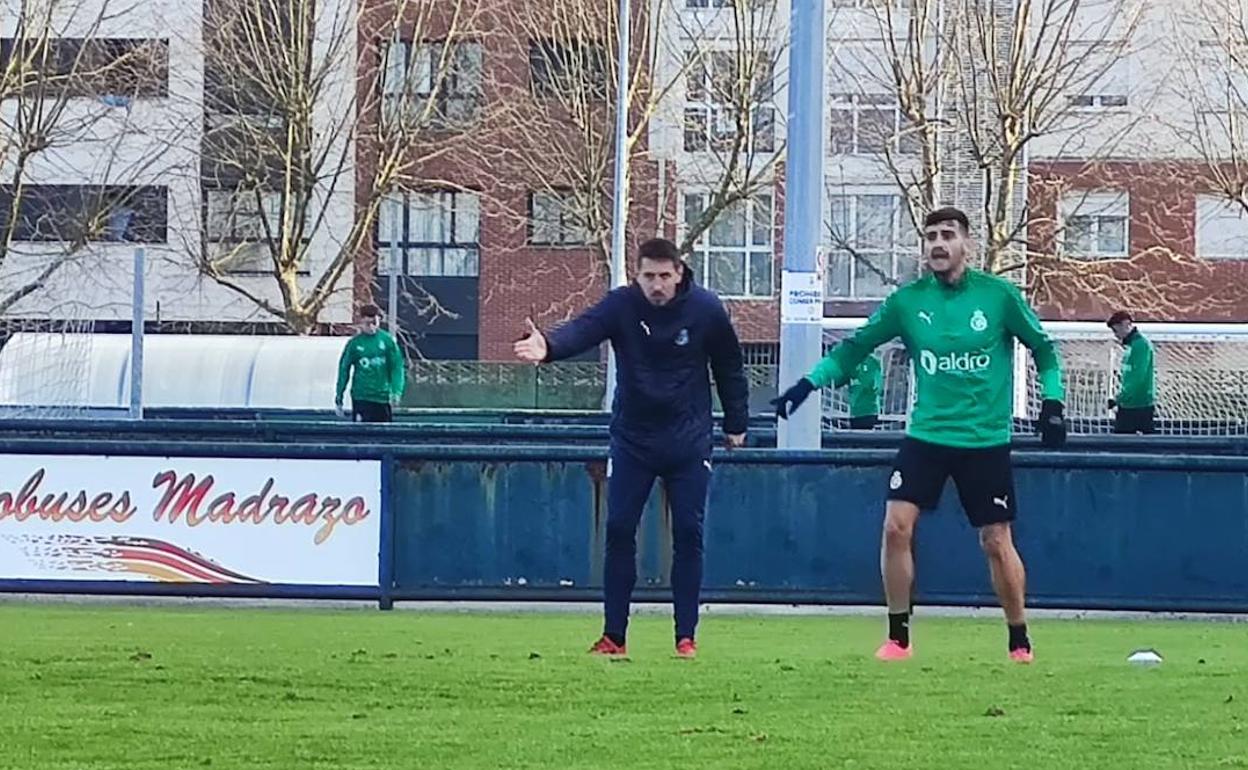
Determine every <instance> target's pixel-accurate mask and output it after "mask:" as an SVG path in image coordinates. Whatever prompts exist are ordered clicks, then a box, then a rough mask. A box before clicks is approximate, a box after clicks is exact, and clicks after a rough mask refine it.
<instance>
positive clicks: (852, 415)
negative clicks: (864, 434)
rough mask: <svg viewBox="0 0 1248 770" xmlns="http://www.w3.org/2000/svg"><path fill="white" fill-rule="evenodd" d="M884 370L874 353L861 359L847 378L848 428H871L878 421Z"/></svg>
mask: <svg viewBox="0 0 1248 770" xmlns="http://www.w3.org/2000/svg"><path fill="white" fill-rule="evenodd" d="M883 391H884V370H883V369H882V368H881V367H880V359H878V358H876V357H875V356H874V355H871V356H867V357H866V358H864V359H862V363H861V364H858V366H857V368H855V369H854V373H853V375H852V376H850V378H849V427H850V430H871V429H872V428H874V427H875V426H876V423H878V422H879V421H880V397H881V395H882V394H883Z"/></svg>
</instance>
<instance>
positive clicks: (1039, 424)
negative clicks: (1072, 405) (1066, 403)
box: [1036, 398, 1066, 449]
mask: <svg viewBox="0 0 1248 770" xmlns="http://www.w3.org/2000/svg"><path fill="white" fill-rule="evenodd" d="M1064 413H1065V407H1063V406H1062V402H1061V401H1056V400H1054V399H1051V398H1050V399H1045V400H1044V402H1043V403H1042V404H1041V405H1040V419H1039V420H1036V432H1037V433H1039V434H1040V443H1041V444H1043V445H1044V446H1046V447H1048V448H1050V449H1056V448H1057V447H1060V446H1061V445H1063V444H1065V443H1066V417H1065V415H1064Z"/></svg>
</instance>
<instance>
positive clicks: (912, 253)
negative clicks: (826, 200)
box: [824, 192, 919, 299]
mask: <svg viewBox="0 0 1248 770" xmlns="http://www.w3.org/2000/svg"><path fill="white" fill-rule="evenodd" d="M902 220H903V216H902V204H901V198H900V197H899V196H897V195H894V194H889V193H874V192H869V193H862V194H849V195H844V194H842V195H833V196H831V206H830V217H829V219H828V235H829V238H830V240H831V246H832V248H831V251H830V253H829V255H828V267H827V270H828V272H827V275H826V282H825V284H824V293H825V294H826V295H827V296H829V297H842V298H846V299H882V298H884V297H886V296H888V294H889V293H891V292H892V290H893V289H894V288H895V287H896V286H899V285H901V284H903V283H906V282H907V281H910V280H912V279H913V278H915V277H916V276H917V275H918V271H919V258H918V249H917V244H916V242H915V241H916V239H915V238H913V237H906V238H903V237H902V232H903V227H906V226H905V225H903V223H902ZM907 229H908V228H907Z"/></svg>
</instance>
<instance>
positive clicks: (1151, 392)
mask: <svg viewBox="0 0 1248 770" xmlns="http://www.w3.org/2000/svg"><path fill="white" fill-rule="evenodd" d="M1155 380H1156V378H1155V376H1154V369H1153V343H1151V342H1149V341H1148V340H1147V339H1146V338H1145V337H1144V335H1143V334H1140V332H1139V330H1138V329H1137V330H1136V331H1133V332H1131V334H1130V335H1128V336H1127V352H1126V353H1124V354H1123V356H1122V387H1121V389H1119V391H1118V398H1117V401H1118V406H1123V407H1126V408H1127V409H1141V408H1143V407H1149V406H1153V405H1154V404H1155V403H1156V401H1157V390H1156V384H1155Z"/></svg>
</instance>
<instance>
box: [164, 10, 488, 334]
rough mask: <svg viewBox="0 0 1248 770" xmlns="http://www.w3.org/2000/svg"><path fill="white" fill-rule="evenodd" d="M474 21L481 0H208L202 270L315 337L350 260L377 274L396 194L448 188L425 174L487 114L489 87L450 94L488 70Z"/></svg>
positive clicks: (199, 227)
mask: <svg viewBox="0 0 1248 770" xmlns="http://www.w3.org/2000/svg"><path fill="white" fill-rule="evenodd" d="M478 15H479V14H478V9H477V4H476V2H475V1H474V0H396V1H395V2H393V3H385V2H378V3H358V4H357V3H352V2H342V3H317V2H314V0H209V2H208V3H207V7H206V11H205V25H204V27H205V30H206V32H205V39H204V59H205V73H206V75H205V81H206V82H205V86H204V111H205V132H204V136H203V140H202V151H203V163H202V169H199V170H198V171H199V177H200V179H199V181H200V184H201V185H202V188H203V195H204V200H205V205H204V210H203V213H202V216H201V217H199V218H198V221H197V222H195V223H194V225H195V226H194V227H192V228H190V230H189V232H190V233H191V237H189V238H187V240H186V242H185V243H184V250H185V252H186V254H188V255H189V256H190V259H191V262H192V263H193V264H194V265H195V266H196V268H197V269H198V270H199V271H200V272H201V273H202V274H203V275H204V276H206V277H208V278H209V279H211V280H213V281H215V282H217V283H218V284H220V285H221V286H224V287H225V288H227V289H229V290H230V291H232V292H234V293H235V294H237V295H239V296H241V297H243V298H244V299H245V300H246V301H247V302H249V303H251V304H252V305H253V306H254V307H255V308H257V309H258V310H259V311H260V312H262V313H264V314H266V315H268V316H271V317H272V318H274V319H276V320H278V321H280V322H281V323H283V324H284V325H285V326H287V327H288V328H289V329H290V330H291V331H293V332H295V333H298V334H307V333H310V332H312V331H314V330H315V329H316V328H317V326H318V324H319V322H320V319H321V315H322V313H323V312H324V310H325V309H326V307H327V305H329V303H330V302H331V300H332V299H333V297H334V296H335V295H337V294H339V293H340V292H344V291H349V290H350V289H351V286H352V285H351V280H350V277H351V273H352V268H353V267H355V266H356V265H357V261H358V263H359V266H360V267H361V268H363V269H368V270H371V269H372V268H373V266H374V265H375V261H374V260H373V259H372V257H373V254H374V237H375V235H383V236H384V235H385V234H379V233H378V232H377V228H378V220H379V214H380V212H381V210H382V208H383V205H389V206H391V207H393V209H394V211H393V216H400V217H401V208H402V206H403V205H404V204H403V202H402V197H401V193H402V192H403V191H404V190H407V189H412V188H415V187H420V186H421V185H424V184H437V183H438V182H440V180H438V179H436V178H432V179H431V178H428V177H427V176H426V175H425V174H426V170H427V169H428V168H429V166H430V164H432V163H434V162H435V161H436V160H437V159H438V158H439V157H441V156H442V155H444V154H446V153H447V152H448V151H449V149H450V148H452V147H453V146H454V144H455V142H456V140H457V138H458V134H459V133H460V132H462V131H464V130H467V129H469V128H471V127H472V126H473V125H474V124H475V123H476V122H477V121H478V120H479V118H480V115H479V113H478V111H477V108H478V107H479V105H480V98H479V97H480V94H479V93H476V92H473V91H471V90H468V91H463V90H457V89H462V88H465V87H467V88H469V89H470V88H471V86H465V85H464V84H465V83H470V82H471V80H472V78H473V73H472V72H471V71H467V70H471V69H472V68H474V67H475V68H479V67H480V49H479V47H478V46H479V44H480V43H479V40H477V39H476V38H475V37H474V36H475V35H476V34H478V33H479V30H478V29H477V28H476V27H475V20H476V19H477V18H478ZM474 50H475V51H476V53H475V56H474V54H473V53H472V52H473V51H474ZM357 67H358V73H359V74H358V75H357V74H356V73H357ZM387 199H390V203H388V204H387V203H386V202H387ZM416 288H417V290H418V291H419V287H418V286H417V287H416ZM419 300H420V303H421V305H420V309H421V310H426V311H436V309H437V308H438V303H437V300H436V298H434V297H432V296H431V295H427V294H422V296H421V297H420V298H419Z"/></svg>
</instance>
